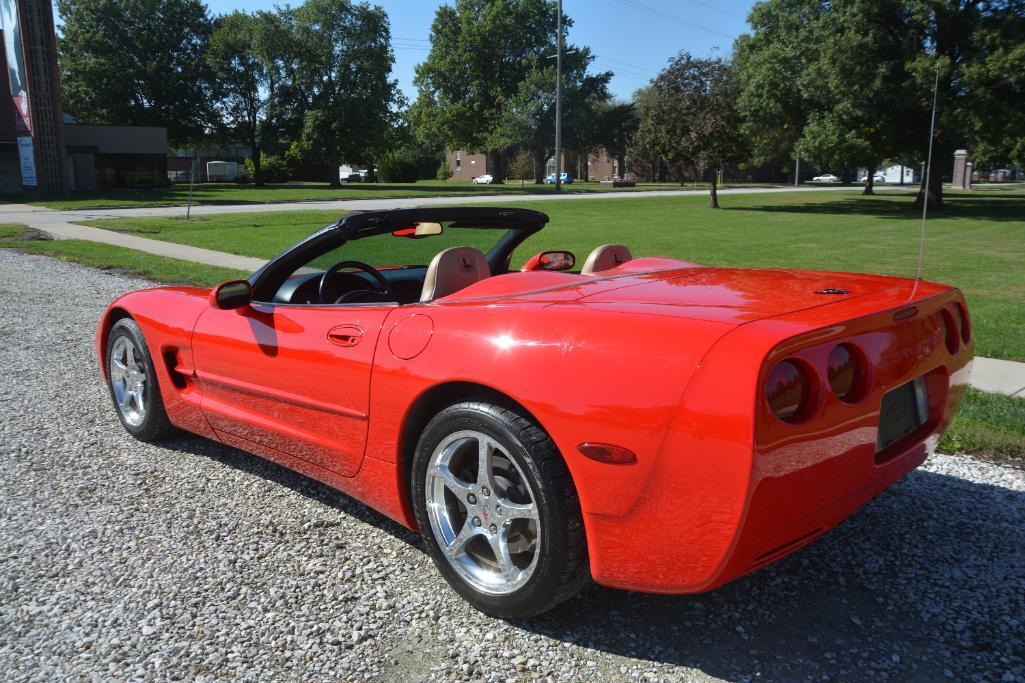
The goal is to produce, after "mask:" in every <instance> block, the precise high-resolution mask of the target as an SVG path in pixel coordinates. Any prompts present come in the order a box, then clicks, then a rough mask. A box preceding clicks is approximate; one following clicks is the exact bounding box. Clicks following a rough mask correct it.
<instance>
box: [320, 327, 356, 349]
mask: <svg viewBox="0 0 1025 683" xmlns="http://www.w3.org/2000/svg"><path fill="white" fill-rule="evenodd" d="M327 340H328V341H329V342H331V343H332V344H334V345H335V346H345V347H351V346H356V344H359V343H360V342H361V341H362V340H363V330H361V329H360V328H359V327H357V326H356V325H339V326H338V327H332V328H331V329H330V330H329V331H328V333H327Z"/></svg>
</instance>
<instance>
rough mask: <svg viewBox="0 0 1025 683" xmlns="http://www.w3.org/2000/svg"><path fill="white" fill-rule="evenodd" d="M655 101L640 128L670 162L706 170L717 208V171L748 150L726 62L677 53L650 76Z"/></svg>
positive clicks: (712, 203)
mask: <svg viewBox="0 0 1025 683" xmlns="http://www.w3.org/2000/svg"><path fill="white" fill-rule="evenodd" d="M654 88H655V101H654V106H652V107H651V108H650V109H648V110H646V111H645V117H644V119H642V120H641V123H640V128H641V130H643V131H644V132H645V133H644V134H645V137H646V138H647V139H649V140H650V141H651V142H652V145H653V146H654V148H655V149H656V150H657V151H658V152H659V154H661V156H663V157H664V158H665V159H666V160H668V161H669V163H671V164H673V163H685V164H688V165H690V166H693V167H695V168H705V169H707V170H708V171H710V175H711V178H712V188H711V192H710V193H709V206H710V207H711V208H713V209H718V208H719V198H718V192H717V187H716V186H717V176H718V173H719V170H720V169H721V168H722V167H723V166H724V165H725V164H729V163H736V162H739V161H741V160H743V158H744V154H745V152H746V149H745V146H744V143H743V140H742V139H741V136H740V135H739V134H738V131H739V130H740V113H739V112H738V110H737V108H736V101H737V91H738V84H737V80H736V78H735V75H734V73H733V72H732V71H731V69H730V65H729V64H728V63H727V62H724V61H723V60H722V59H720V58H718V57H712V58H708V59H696V58H694V57H691V55H690V53H688V52H680V53H679V54H678V55H677V56H676V57H674V58H673V59H671V60H670V61H669V65H668V66H667V67H666V68H665V69H663V70H662V71H661V73H659V75H658V77H657V78H656V79H655V81H654Z"/></svg>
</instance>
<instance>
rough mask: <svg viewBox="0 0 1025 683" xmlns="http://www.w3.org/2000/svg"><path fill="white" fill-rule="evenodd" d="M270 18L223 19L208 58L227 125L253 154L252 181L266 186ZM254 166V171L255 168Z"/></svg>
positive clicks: (232, 16) (234, 15)
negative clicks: (263, 145)
mask: <svg viewBox="0 0 1025 683" xmlns="http://www.w3.org/2000/svg"><path fill="white" fill-rule="evenodd" d="M269 21H270V20H269V15H267V14H266V13H264V14H261V15H251V14H246V13H245V12H238V11H236V12H232V13H231V14H227V15H224V16H222V17H219V18H218V19H217V21H216V28H215V30H214V32H213V35H212V36H211V38H210V48H209V50H208V51H207V55H206V59H207V62H208V63H209V65H210V68H211V69H212V71H213V76H214V78H215V79H216V83H217V87H216V89H215V92H216V94H217V99H216V106H217V108H218V111H219V112H220V114H221V117H222V125H223V126H224V127H226V128H227V130H228V131H229V132H230V134H231V135H233V136H234V138H235V139H237V140H239V141H242V142H246V143H248V144H249V147H250V149H251V150H252V153H253V159H252V163H251V164H247V169H250V174H249V177H250V178H252V179H253V181H254V182H255V183H256V184H257V185H261V184H263V180H264V178H263V173H262V168H261V166H262V164H261V163H260V162H261V150H260V138H261V129H262V128H263V127H264V125H265V116H266V112H267V107H268V99H269V98H270V96H271V95H272V93H273V89H272V86H273V82H272V81H271V64H272V57H271V55H270V50H269V47H268V39H267V35H268V34H269V30H270V28H269ZM250 167H251V168H250Z"/></svg>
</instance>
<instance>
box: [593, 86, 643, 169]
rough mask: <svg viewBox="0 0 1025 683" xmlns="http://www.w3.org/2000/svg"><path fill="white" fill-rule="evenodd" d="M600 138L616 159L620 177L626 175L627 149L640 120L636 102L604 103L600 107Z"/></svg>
mask: <svg viewBox="0 0 1025 683" xmlns="http://www.w3.org/2000/svg"><path fill="white" fill-rule="evenodd" d="M598 115H599V116H598V139H599V141H600V144H601V146H602V147H604V148H605V151H606V152H608V154H609V156H611V157H613V158H615V159H616V164H617V167H618V168H619V177H620V178H624V177H625V176H626V151H627V149H628V148H629V146H630V142H631V141H632V140H633V137H634V135H635V134H636V133H637V127H638V126H639V125H640V122H639V121H638V118H637V103H636V102H621V103H611V104H603V105H602V106H601V107H599V109H598Z"/></svg>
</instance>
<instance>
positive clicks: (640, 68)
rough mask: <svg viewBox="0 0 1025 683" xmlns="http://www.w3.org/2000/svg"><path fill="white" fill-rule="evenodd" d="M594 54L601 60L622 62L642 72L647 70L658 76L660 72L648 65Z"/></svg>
mask: <svg viewBox="0 0 1025 683" xmlns="http://www.w3.org/2000/svg"><path fill="white" fill-rule="evenodd" d="M592 54H594V53H592ZM594 56H595V58H596V59H601V60H604V61H606V62H615V63H616V64H621V65H623V66H626V67H630V68H631V69H635V70H637V71H642V72H644V71H647V72H648V73H652V74H655V75H656V76H657V75H658V73H659V72H658V70H657V69H649V68H648V67H646V66H637V65H636V64H630V63H629V62H622V61H620V60H618V59H613V58H612V57H607V56H605V55H599V54H595V55H594Z"/></svg>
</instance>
